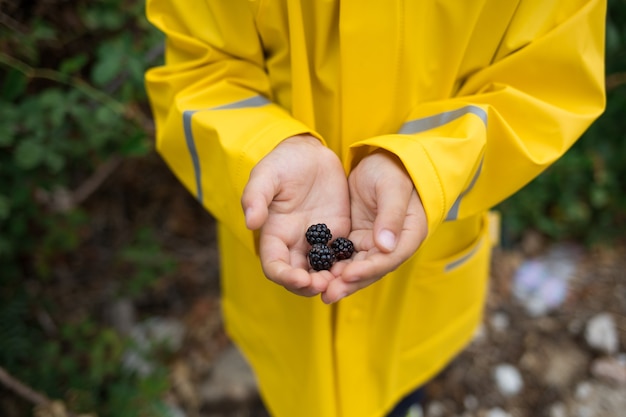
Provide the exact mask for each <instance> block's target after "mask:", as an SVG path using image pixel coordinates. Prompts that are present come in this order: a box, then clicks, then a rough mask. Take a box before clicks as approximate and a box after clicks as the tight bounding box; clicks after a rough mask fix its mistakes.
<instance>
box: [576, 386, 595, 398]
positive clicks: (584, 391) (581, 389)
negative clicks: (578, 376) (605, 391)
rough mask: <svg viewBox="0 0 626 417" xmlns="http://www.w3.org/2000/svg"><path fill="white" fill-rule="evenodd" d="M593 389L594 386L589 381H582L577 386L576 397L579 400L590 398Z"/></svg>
mask: <svg viewBox="0 0 626 417" xmlns="http://www.w3.org/2000/svg"><path fill="white" fill-rule="evenodd" d="M592 391H593V387H592V386H591V384H590V383H589V382H581V383H580V384H578V385H577V386H576V394H575V395H576V398H577V399H579V400H584V399H586V398H588V397H589V396H590V395H591V393H592Z"/></svg>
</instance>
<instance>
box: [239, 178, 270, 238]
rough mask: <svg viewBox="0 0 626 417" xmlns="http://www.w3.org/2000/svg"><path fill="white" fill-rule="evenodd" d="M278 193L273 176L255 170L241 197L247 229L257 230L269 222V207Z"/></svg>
mask: <svg viewBox="0 0 626 417" xmlns="http://www.w3.org/2000/svg"><path fill="white" fill-rule="evenodd" d="M277 193H278V189H277V186H276V185H275V182H274V181H273V180H272V178H271V176H270V175H268V174H266V173H265V172H264V171H263V170H262V169H257V168H255V169H254V170H253V171H252V173H251V174H250V179H249V180H248V183H247V184H246V187H245V188H244V190H243V194H242V196H241V207H242V208H243V211H244V215H245V217H246V227H247V228H248V229H250V230H257V229H259V228H261V226H263V224H264V223H265V222H266V221H267V217H268V207H269V205H270V204H271V203H272V201H273V200H274V197H275V196H276V194H277Z"/></svg>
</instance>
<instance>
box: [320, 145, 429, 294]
mask: <svg viewBox="0 0 626 417" xmlns="http://www.w3.org/2000/svg"><path fill="white" fill-rule="evenodd" d="M348 183H349V188H350V199H351V203H350V204H351V214H352V232H351V233H350V236H349V238H350V239H351V240H352V241H353V242H354V246H355V249H356V250H357V251H358V252H357V253H355V254H354V255H353V257H352V259H351V261H350V262H345V261H344V262H338V263H336V264H335V265H334V266H333V268H332V269H331V271H332V272H333V274H334V275H336V276H337V277H338V278H337V279H334V280H332V281H331V282H330V283H329V285H328V289H327V290H326V291H325V292H324V293H323V294H322V300H323V301H324V302H325V303H334V302H336V301H338V300H340V299H341V298H343V297H345V296H346V295H349V294H352V293H354V292H356V291H358V290H360V289H362V288H365V287H366V286H368V285H370V284H372V283H374V282H376V281H377V280H378V279H380V278H381V277H383V276H384V275H385V274H387V273H388V272H391V271H393V270H394V269H396V268H397V267H398V266H400V264H402V263H403V262H404V261H406V260H407V259H408V258H409V257H411V256H412V255H413V254H414V253H415V251H416V250H417V249H418V247H419V246H420V245H421V243H422V241H423V240H424V238H425V237H426V234H427V222H426V213H425V212H424V207H423V206H422V202H421V200H420V198H419V196H418V194H417V191H416V190H415V187H414V186H413V182H412V180H411V178H410V177H409V175H408V173H407V172H406V170H405V169H404V166H403V165H402V163H401V162H400V160H399V159H398V158H397V157H396V156H395V155H393V154H391V153H389V152H387V151H384V150H379V151H376V152H374V153H372V154H371V155H369V156H367V157H365V158H363V160H362V161H361V162H360V163H359V164H358V165H357V167H356V168H355V169H354V170H353V171H352V173H351V174H350V177H349V181H348Z"/></svg>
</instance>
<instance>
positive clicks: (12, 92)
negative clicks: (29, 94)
mask: <svg viewBox="0 0 626 417" xmlns="http://www.w3.org/2000/svg"><path fill="white" fill-rule="evenodd" d="M27 85H28V79H27V78H26V77H25V76H24V75H23V74H22V73H21V72H18V71H16V70H10V71H8V72H7V74H6V76H5V77H4V81H3V82H2V88H0V98H2V99H4V100H6V101H13V100H15V99H17V98H18V97H19V96H21V95H22V94H24V91H25V90H26V86H27Z"/></svg>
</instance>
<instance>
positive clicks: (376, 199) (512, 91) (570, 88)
mask: <svg viewBox="0 0 626 417" xmlns="http://www.w3.org/2000/svg"><path fill="white" fill-rule="evenodd" d="M605 8H606V5H605V2H604V1H600V0H571V1H561V2H546V1H544V0H506V1H502V0H483V1H480V2H458V1H456V0H439V1H433V0H425V1H407V0H397V1H384V2H383V1H381V2H375V1H365V2H364V1H352V0H342V1H338V0H318V1H309V2H305V1H299V0H282V1H270V0H228V1H222V0H189V1H176V0H148V1H147V9H148V17H149V19H150V20H151V22H152V23H153V24H155V25H156V26H157V27H158V28H160V29H161V30H162V31H163V32H164V33H165V34H166V36H167V48H166V62H165V65H164V66H162V67H159V68H155V69H152V70H151V71H150V72H149V73H148V74H147V88H148V92H149V94H150V98H151V103H152V107H153V111H154V117H155V120H156V124H157V145H158V149H159V151H160V153H161V154H162V155H163V157H164V158H165V160H166V161H167V163H168V164H169V165H170V167H171V168H172V169H173V171H174V172H175V173H176V174H177V175H178V177H179V178H180V180H181V181H182V183H183V184H184V185H185V186H186V187H187V188H188V189H189V190H190V191H191V192H192V193H194V194H195V195H196V197H197V198H198V200H199V201H200V203H201V204H203V205H204V206H205V207H206V209H207V210H209V211H210V212H211V213H212V215H213V216H214V217H215V218H216V220H217V222H218V225H219V245H220V250H221V262H222V263H221V269H222V290H223V310H224V316H225V324H226V327H227V330H228V332H229V334H230V336H231V337H232V338H233V340H234V341H235V343H237V344H238V346H239V347H240V348H241V349H242V351H243V352H244V354H245V355H246V357H247V358H248V360H249V361H250V363H251V365H252V367H253V369H254V370H255V372H256V375H257V376H258V379H259V383H260V389H261V394H262V396H263V398H264V400H265V402H266V405H267V406H268V408H269V410H270V412H271V413H272V415H274V416H277V417H294V416H298V417H357V416H358V417H382V416H385V415H388V414H389V413H391V412H392V410H393V409H394V407H395V406H396V405H397V404H398V403H399V402H400V401H401V399H402V398H403V397H405V396H407V395H409V394H410V393H411V392H413V391H414V390H415V389H416V388H417V387H419V386H421V385H422V384H424V383H425V382H426V381H428V380H429V379H430V378H432V377H433V376H434V375H435V374H436V373H437V372H438V371H440V370H441V369H442V367H444V366H445V365H446V364H447V363H448V362H449V361H450V359H451V358H453V357H454V355H456V354H457V353H458V352H459V351H460V350H461V349H463V347H464V346H465V344H466V343H467V342H468V341H469V340H470V338H471V337H472V334H473V332H474V330H475V328H476V326H477V325H478V324H479V322H480V320H481V314H482V309H483V303H484V298H485V295H486V289H487V279H488V264H489V255H490V244H489V243H490V242H489V235H488V224H487V221H486V212H487V210H489V209H490V208H491V207H493V206H494V205H495V204H497V203H499V202H500V201H502V200H503V199H505V198H507V197H508V196H509V195H511V194H512V193H514V192H515V191H517V190H518V189H520V188H521V187H522V186H524V185H525V184H526V183H528V182H529V181H530V180H531V179H533V178H534V177H535V176H537V175H538V174H539V173H541V172H542V171H543V170H544V169H545V168H546V167H547V166H549V165H550V164H551V163H553V162H554V161H555V160H556V159H557V158H559V157H560V156H561V155H562V154H563V153H564V152H565V151H566V150H567V149H568V148H569V147H570V146H571V145H572V143H573V142H574V141H575V140H576V139H577V138H578V137H579V136H580V135H581V134H582V133H583V132H584V131H585V129H586V128H587V127H588V126H589V125H590V124H591V123H592V122H593V121H594V120H595V119H596V118H597V117H598V116H599V115H600V114H601V112H602V110H603V108H604V101H605V97H604V80H603V75H604V68H603V51H604V18H605ZM242 207H243V210H242ZM317 223H325V224H327V225H328V226H329V228H330V229H331V232H332V234H333V236H334V237H335V238H336V237H339V236H342V237H349V238H350V239H351V240H352V241H353V242H354V245H355V248H356V253H355V254H354V255H353V257H352V258H351V259H349V260H342V261H339V262H337V263H335V264H334V266H333V267H332V268H331V270H330V271H313V270H311V269H310V268H309V266H308V263H307V259H306V253H307V251H308V248H309V246H308V243H307V242H306V240H305V232H306V229H307V227H308V226H310V225H312V224H317ZM265 277H267V278H268V279H266V278H265ZM277 284H278V285H277ZM318 295H320V296H319V297H318ZM320 299H321V300H320Z"/></svg>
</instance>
